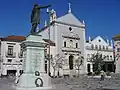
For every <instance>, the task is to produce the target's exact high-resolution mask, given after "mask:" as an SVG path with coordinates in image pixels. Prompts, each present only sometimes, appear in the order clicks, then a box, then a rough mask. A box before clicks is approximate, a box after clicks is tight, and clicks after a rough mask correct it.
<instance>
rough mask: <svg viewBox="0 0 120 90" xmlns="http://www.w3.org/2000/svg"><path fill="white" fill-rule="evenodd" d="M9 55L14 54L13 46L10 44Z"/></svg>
mask: <svg viewBox="0 0 120 90" xmlns="http://www.w3.org/2000/svg"><path fill="white" fill-rule="evenodd" d="M8 55H13V46H8Z"/></svg>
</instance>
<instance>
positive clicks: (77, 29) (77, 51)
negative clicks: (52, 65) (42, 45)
mask: <svg viewBox="0 0 120 90" xmlns="http://www.w3.org/2000/svg"><path fill="white" fill-rule="evenodd" d="M52 12H53V13H52V14H51V17H50V22H51V25H50V27H48V25H46V24H45V27H44V28H43V29H41V30H40V31H39V32H38V35H42V37H43V39H49V28H50V40H51V41H52V42H54V43H55V47H56V49H55V52H54V55H52V56H53V57H54V56H55V55H57V54H60V55H62V56H65V60H66V63H67V64H65V65H64V67H63V71H61V72H60V73H62V74H63V75H65V74H70V75H72V74H75V72H76V69H75V67H74V64H75V62H74V61H75V59H76V58H78V57H79V56H80V55H82V56H83V57H84V53H85V52H84V51H85V47H84V45H85V23H84V21H83V22H80V21H79V20H78V19H77V18H76V17H75V16H74V15H73V13H72V12H71V8H70V6H69V10H68V13H67V14H65V15H64V16H61V17H59V18H57V17H56V12H55V11H54V10H52ZM52 52H53V50H51V51H50V55H51V54H52ZM85 63H86V61H85V60H84V63H83V65H82V66H81V68H80V74H84V73H86V72H87V71H86V66H85V65H86V64H85ZM52 72H53V71H51V73H52Z"/></svg>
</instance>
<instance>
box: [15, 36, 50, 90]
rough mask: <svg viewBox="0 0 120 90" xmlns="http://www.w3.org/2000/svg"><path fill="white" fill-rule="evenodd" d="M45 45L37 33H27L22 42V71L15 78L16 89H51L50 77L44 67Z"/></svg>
mask: <svg viewBox="0 0 120 90" xmlns="http://www.w3.org/2000/svg"><path fill="white" fill-rule="evenodd" d="M45 45H46V43H45V42H44V41H43V40H42V39H41V36H39V35H29V36H28V37H27V38H26V40H25V41H23V42H22V44H21V46H22V47H23V56H24V57H23V58H24V60H23V61H24V64H23V70H24V72H23V74H22V75H21V76H20V77H19V78H18V79H16V89H17V90H39V89H52V85H51V79H50V77H49V76H48V74H46V73H45V69H44V68H45V67H44V65H45V64H44V63H45V61H44V49H45Z"/></svg>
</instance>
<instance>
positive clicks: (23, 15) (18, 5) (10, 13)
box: [0, 0, 120, 39]
mask: <svg viewBox="0 0 120 90" xmlns="http://www.w3.org/2000/svg"><path fill="white" fill-rule="evenodd" d="M68 1H69V0H0V12H1V13H0V37H4V36H8V35H24V36H26V35H28V33H29V32H30V28H31V24H30V15H31V10H32V8H33V4H34V3H38V4H39V5H47V4H51V5H52V7H51V8H54V9H55V10H56V13H57V16H58V17H60V16H62V15H65V14H66V13H67V11H68ZM70 2H71V7H72V13H73V14H74V15H75V16H76V17H77V18H78V19H79V20H80V21H82V20H85V23H86V35H87V37H88V36H91V37H92V38H94V37H95V36H98V35H100V36H103V37H105V38H108V39H111V38H112V36H114V35H116V34H119V33H120V32H119V31H120V0H70ZM45 19H47V14H46V11H45V10H41V24H43V23H44V20H45Z"/></svg>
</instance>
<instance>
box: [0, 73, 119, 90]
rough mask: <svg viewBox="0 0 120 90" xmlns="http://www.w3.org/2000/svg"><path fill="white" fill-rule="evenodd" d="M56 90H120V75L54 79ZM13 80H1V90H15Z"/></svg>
mask: <svg viewBox="0 0 120 90" xmlns="http://www.w3.org/2000/svg"><path fill="white" fill-rule="evenodd" d="M51 81H52V84H54V86H55V87H56V89H55V90H120V74H113V75H112V77H111V78H109V79H105V80H104V81H101V80H100V79H97V78H96V79H95V78H88V77H87V76H80V77H79V78H54V79H53V78H52V80H51ZM13 84H14V80H13V79H7V78H2V79H0V90H14V89H13V88H12V85H13Z"/></svg>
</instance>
